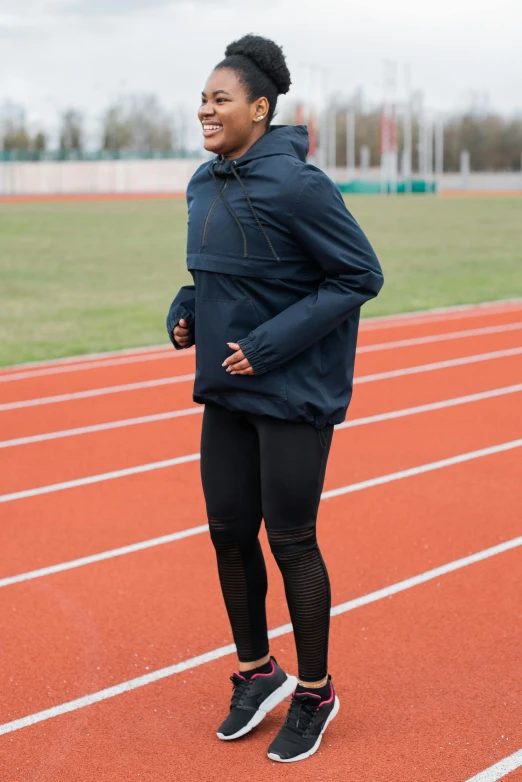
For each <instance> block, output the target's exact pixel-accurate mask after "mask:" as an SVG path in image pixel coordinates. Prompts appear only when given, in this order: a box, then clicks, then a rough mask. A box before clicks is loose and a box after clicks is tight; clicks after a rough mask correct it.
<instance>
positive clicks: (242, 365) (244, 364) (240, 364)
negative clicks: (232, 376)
mask: <svg viewBox="0 0 522 782" xmlns="http://www.w3.org/2000/svg"><path fill="white" fill-rule="evenodd" d="M249 368H250V361H249V360H248V359H247V358H245V359H243V361H237V362H236V363H235V364H231V365H230V366H229V367H228V368H227V372H241V371H242V370H244V369H249Z"/></svg>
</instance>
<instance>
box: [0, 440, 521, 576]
mask: <svg viewBox="0 0 522 782" xmlns="http://www.w3.org/2000/svg"><path fill="white" fill-rule="evenodd" d="M521 446H522V440H514V441H512V442H509V443H501V444H500V445H495V446H491V447H490V448H483V449H481V450H479V451H469V452H468V453H463V454H458V455H457V456H452V457H449V458H448V459H440V460H439V461H436V462H431V463H429V464H421V465H419V466H418V467H412V468H410V469H409V470H401V471H400V472H395V473H390V474H388V475H380V476H377V477H376V478H370V479H369V480H367V481H359V482H358V483H351V484H348V485H347V486H341V487H340V488H338V489H331V490H329V491H324V492H323V493H322V494H321V498H320V499H321V501H324V500H329V499H331V498H332V497H340V496H342V495H344V494H352V493H353V492H356V491H364V490H366V489H371V488H372V487H373V486H381V485H383V484H385V483H392V482H393V481H398V480H402V479H403V478H411V477H413V476H415V475H423V474H424V473H427V472H431V471H433V470H441V469H443V468H444V467H452V466H454V465H455V464H462V463H463V462H467V461H471V460H473V459H480V458H482V457H483V456H491V455H493V454H496V453H502V452H504V451H509V450H512V449H513V448H520V447H521ZM194 456H196V457H198V458H199V454H194ZM207 530H208V526H207V525H206V524H203V525H199V526H197V527H189V528H187V529H184V530H181V531H180V532H174V533H171V534H170V535H163V536H161V537H159V538H150V539H149V540H144V541H140V542H139V543H132V544H130V545H128V546H122V547H120V548H117V549H110V550H108V551H102V552H100V553H98V554H91V555H90V556H87V557H81V558H80V559H74V560H70V561H69V562H61V563H60V564H57V565H50V566H49V567H45V568H39V569H38V570H31V571H28V572H27V573H19V574H17V575H15V576H7V577H6V578H3V579H1V580H0V587H5V586H12V585H13V584H19V583H21V582H23V581H32V580H33V579H35V578H42V577H43V576H50V575H53V574H54V573H62V572H63V571H65V570H73V569H74V568H77V567H82V566H83V565H92V564H94V563H95V562H102V561H103V560H106V559H112V558H113V557H121V556H124V555H125V554H135V553H136V552H138V551H142V550H144V549H148V548H154V547H155V546H162V545H164V544H165V543H172V542H173V541H176V540H181V539H182V538H186V537H190V536H192V535H199V534H201V533H202V532H207Z"/></svg>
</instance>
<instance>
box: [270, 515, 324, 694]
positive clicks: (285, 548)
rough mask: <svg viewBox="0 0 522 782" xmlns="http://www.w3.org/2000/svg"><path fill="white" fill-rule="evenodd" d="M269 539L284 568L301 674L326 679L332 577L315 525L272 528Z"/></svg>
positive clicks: (303, 677) (307, 678) (312, 679)
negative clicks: (324, 559) (277, 529)
mask: <svg viewBox="0 0 522 782" xmlns="http://www.w3.org/2000/svg"><path fill="white" fill-rule="evenodd" d="M268 539H269V541H270V547H271V549H272V553H273V554H274V557H275V560H276V562H277V564H278V566H279V569H280V570H281V574H282V576H283V581H284V585H285V592H286V599H287V601H288V608H289V611H290V616H291V619H292V624H293V627H294V635H295V643H296V649H297V657H298V661H299V678H300V679H301V680H302V681H305V682H316V681H320V680H321V679H324V677H325V676H326V675H327V673H328V630H329V625H330V606H331V596H330V581H329V578H328V572H327V570H326V567H325V564H324V561H323V558H322V556H321V552H320V551H319V548H318V546H317V540H316V537H315V528H312V527H305V528H300V529H290V530H282V531H275V530H268Z"/></svg>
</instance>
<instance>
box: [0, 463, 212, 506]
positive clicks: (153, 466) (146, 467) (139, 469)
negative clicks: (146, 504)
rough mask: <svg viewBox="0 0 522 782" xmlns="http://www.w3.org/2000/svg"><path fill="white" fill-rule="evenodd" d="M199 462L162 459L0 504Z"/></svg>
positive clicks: (3, 497) (1, 497) (5, 498)
mask: <svg viewBox="0 0 522 782" xmlns="http://www.w3.org/2000/svg"><path fill="white" fill-rule="evenodd" d="M198 460H199V453H190V454H187V456H177V457H176V458H175V459H164V460H163V461H161V462H150V463H149V464H139V465H137V466H136V467H127V468H125V469H123V470H113V471H112V472H105V473H100V474H99V475H89V476H88V477H86V478H77V479H75V480H73V481H63V482H62V483H52V484H50V485H49V486H40V487H39V488H37V489H26V490H25V491H17V492H13V493H12V494H0V502H12V501H13V500H22V499H26V498H27V497H38V496H39V495H41V494H52V493H53V492H56V491H63V490H64V489H74V488H76V487H78V486H90V485H91V484H93V483H102V482H104V481H111V480H114V479H115V478H125V477H127V476H128V475H139V474H140V473H144V472H152V471H153V470H163V469H165V468H166V467H175V466H176V465H178V464H186V463H187V462H195V461H198Z"/></svg>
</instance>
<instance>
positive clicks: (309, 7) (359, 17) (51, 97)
mask: <svg viewBox="0 0 522 782" xmlns="http://www.w3.org/2000/svg"><path fill="white" fill-rule="evenodd" d="M521 30H522V3H521V2H520V0H495V2H494V3H492V2H491V0H487V2H486V0H473V2H471V0H435V1H434V0H431V1H430V0H357V1H355V0H257V2H256V0H252V1H251V2H247V0H0V105H1V104H2V103H3V102H4V101H5V100H12V101H15V102H19V103H23V104H25V105H26V107H27V109H28V115H29V117H30V119H31V121H32V122H33V123H37V122H42V123H44V124H46V125H49V124H52V123H53V121H54V118H55V117H56V115H57V113H58V111H62V110H64V109H65V108H67V107H70V106H72V107H76V108H79V109H81V110H82V111H84V112H85V113H86V114H87V116H88V117H89V118H90V124H91V125H92V126H93V123H94V122H95V121H99V118H100V116H101V113H102V110H103V108H104V107H105V106H106V105H107V104H108V102H109V101H113V100H115V99H117V98H118V96H119V95H121V94H124V93H129V92H155V93H156V94H157V95H158V96H159V98H160V99H161V101H162V103H163V104H164V106H165V107H166V108H167V109H169V110H170V111H174V110H175V107H176V106H178V105H183V106H185V107H186V110H187V111H189V110H191V109H192V107H193V109H194V113H195V112H196V110H197V106H198V98H199V93H200V91H201V89H202V87H203V84H204V82H205V79H206V77H207V75H208V73H209V71H210V70H211V69H212V67H213V66H214V65H215V64H216V63H217V62H218V61H219V60H220V59H222V56H223V52H224V49H225V46H226V45H227V43H229V42H230V41H231V40H234V39H237V38H238V37H240V36H242V35H244V34H245V33H249V32H253V33H258V34H260V35H265V36H268V37H271V38H273V39H274V40H275V41H277V43H279V44H281V45H282V46H283V47H284V50H285V53H286V55H287V59H288V64H289V67H290V70H291V73H292V78H293V82H294V84H293V87H292V89H291V92H290V95H289V98H288V100H297V99H300V98H303V97H304V96H305V95H306V93H307V92H308V93H309V92H310V91H312V97H313V98H314V99H315V100H316V101H319V100H321V98H322V93H323V89H324V88H322V87H321V83H320V81H319V78H318V71H315V74H316V75H315V76H313V77H311V73H313V71H311V69H310V68H307V67H304V64H305V63H319V64H321V65H322V66H325V67H326V68H327V69H328V70H327V78H328V85H327V87H328V90H329V91H331V92H333V91H335V92H338V93H340V94H341V95H343V96H348V95H350V94H351V93H353V91H354V89H355V88H357V87H359V86H361V87H362V88H363V90H364V94H365V95H366V97H367V98H368V99H369V100H371V101H378V100H380V99H381V98H382V95H383V90H384V73H385V67H384V60H386V59H388V60H392V61H396V62H397V63H398V76H399V80H398V88H397V89H398V94H399V96H401V95H403V94H404V68H405V66H406V65H409V68H410V74H411V86H412V88H414V89H422V90H423V91H424V94H425V102H426V104H427V105H428V106H431V107H433V108H434V109H443V110H449V111H452V110H455V109H458V108H464V107H467V106H469V105H470V103H471V100H472V94H473V93H474V94H475V95H476V96H479V95H481V96H482V99H484V96H487V99H488V101H489V106H490V107H491V108H492V109H494V110H499V111H502V112H506V113H508V112H509V113H511V112H515V111H521V110H522V90H521V86H522V45H521V36H520V32H521ZM282 107H283V108H284V104H282Z"/></svg>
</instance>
